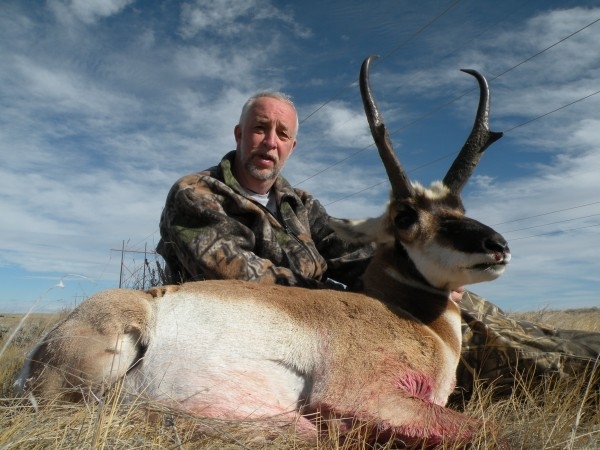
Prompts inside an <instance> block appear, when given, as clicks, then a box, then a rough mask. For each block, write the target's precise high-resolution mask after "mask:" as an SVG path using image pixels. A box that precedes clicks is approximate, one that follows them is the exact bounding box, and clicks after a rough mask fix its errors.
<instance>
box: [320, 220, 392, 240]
mask: <svg viewBox="0 0 600 450" xmlns="http://www.w3.org/2000/svg"><path fill="white" fill-rule="evenodd" d="M384 217H385V214H384V215H382V216H380V217H374V218H371V219H363V220H349V219H336V218H333V217H330V218H329V226H330V227H331V228H333V231H335V232H336V233H337V234H338V236H339V237H341V238H342V239H344V240H346V241H348V242H351V243H354V244H368V243H370V242H375V241H376V239H377V237H378V235H379V234H380V233H379V231H380V227H381V224H382V221H383V218H384Z"/></svg>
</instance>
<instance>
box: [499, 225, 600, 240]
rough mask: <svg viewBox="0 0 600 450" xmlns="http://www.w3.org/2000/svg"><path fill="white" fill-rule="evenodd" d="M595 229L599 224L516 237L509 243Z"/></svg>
mask: <svg viewBox="0 0 600 450" xmlns="http://www.w3.org/2000/svg"><path fill="white" fill-rule="evenodd" d="M595 227H600V223H596V224H593V225H585V226H583V227H577V228H568V229H566V230H558V231H549V232H548V233H540V234H532V235H530V236H522V237H518V238H511V240H510V241H511V242H513V241H521V240H523V239H531V238H535V237H540V236H551V235H553V234H558V233H561V234H562V233H568V232H570V231H577V230H583V229H585V228H595Z"/></svg>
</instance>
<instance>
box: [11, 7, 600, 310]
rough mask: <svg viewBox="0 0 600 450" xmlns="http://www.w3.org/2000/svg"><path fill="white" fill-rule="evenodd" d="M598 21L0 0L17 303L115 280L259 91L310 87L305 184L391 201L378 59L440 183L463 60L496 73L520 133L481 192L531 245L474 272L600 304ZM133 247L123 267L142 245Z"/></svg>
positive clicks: (505, 108) (461, 123)
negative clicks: (490, 269) (501, 263)
mask: <svg viewBox="0 0 600 450" xmlns="http://www.w3.org/2000/svg"><path fill="white" fill-rule="evenodd" d="M599 19H600V5H599V4H598V2H592V1H590V2H586V1H569V0H561V1H532V2H523V1H521V0H518V1H511V0H508V1H502V2H498V1H491V0H463V1H432V0H431V1H430V0H422V1H419V2H415V1H403V0H381V1H373V2H365V1H364V0H360V1H355V0H333V1H330V2H324V1H318V2H317V1H313V0H304V1H302V2H299V1H298V2H295V1H270V0H249V1H241V0H239V1H236V0H222V1H219V0H199V1H191V0H190V1H187V2H180V1H168V0H167V1H153V2H142V1H139V0H138V1H135V0H70V1H69V0H48V1H46V2H42V1H27V0H3V1H2V2H1V3H0V60H1V61H2V64H1V65H0V104H1V105H2V114H0V123H1V125H0V152H1V154H2V164H1V165H0V211H2V220H1V221H0V236H1V238H0V281H1V282H2V285H3V289H2V294H0V312H14V311H24V310H27V309H29V308H31V307H33V308H34V309H35V310H37V311H49V310H56V309H61V308H64V307H70V306H73V305H74V304H75V303H77V302H78V301H81V299H82V298H83V297H85V296H88V295H90V294H92V293H94V292H95V291H97V290H100V289H104V288H107V287H115V286H117V285H118V283H119V276H120V267H121V254H120V253H119V252H117V251H113V250H111V249H120V248H121V246H122V243H123V241H125V248H126V249H128V250H141V251H143V250H144V247H145V246H146V248H147V249H149V250H152V249H153V248H154V246H155V245H156V243H157V242H158V239H159V234H158V220H159V216H160V212H161V210H162V207H163V204H164V199H165V197H166V194H167V191H168V189H169V188H170V186H171V185H172V184H173V183H174V182H175V180H176V179H177V178H179V177H180V176H181V175H184V174H187V173H191V172H195V171H198V170H201V169H204V168H206V167H209V166H212V165H214V164H215V163H216V162H217V161H219V160H220V158H221V156H222V155H223V154H224V153H225V152H226V151H228V150H230V149H233V148H234V139H233V127H234V125H235V123H236V122H237V119H238V117H239V111H240V108H241V106H242V104H243V102H244V101H245V99H246V98H247V97H248V96H249V95H250V94H252V93H253V92H255V91H257V90H263V89H278V90H282V91H285V92H287V93H289V94H290V95H292V97H293V98H294V100H295V102H296V104H297V108H298V111H299V114H300V120H301V125H300V133H299V143H298V147H297V149H296V151H295V153H294V155H293V156H292V158H291V160H290V161H289V163H288V165H287V167H286V169H285V171H284V175H285V176H286V177H287V178H288V179H289V180H290V182H292V184H294V185H297V186H298V187H302V188H305V189H307V190H309V191H311V192H312V193H313V194H314V195H315V196H316V197H317V198H319V199H321V201H322V202H323V204H325V205H326V207H327V209H328V211H329V212H330V214H332V215H334V216H338V217H352V218H361V217H368V216H375V215H379V214H380V213H381V212H382V211H383V208H384V205H385V202H386V199H387V191H388V184H387V180H386V177H385V173H384V170H383V168H382V166H381V162H380V161H379V159H378V157H377V153H376V150H375V148H374V147H373V145H372V140H371V137H370V135H369V131H368V127H367V123H366V120H365V118H364V113H363V110H362V106H361V103H360V95H359V91H358V87H357V84H356V80H357V77H358V71H359V68H360V64H361V62H362V60H363V59H364V58H365V57H366V56H367V55H369V54H379V55H381V58H380V59H379V60H377V61H376V62H375V63H374V64H373V66H372V75H371V82H372V85H373V89H374V93H375V96H376V99H377V100H378V102H379V105H380V109H381V112H382V114H383V117H384V119H385V121H386V123H387V124H388V127H389V129H390V131H391V132H392V139H393V141H394V145H395V148H396V151H397V153H398V155H399V158H400V160H401V161H402V163H403V164H404V166H405V168H406V170H407V171H408V173H409V176H410V177H411V178H412V179H414V180H418V181H420V182H422V183H424V184H428V183H429V182H431V181H433V180H435V179H439V178H441V177H442V176H443V175H444V173H445V171H446V169H447V168H448V167H449V165H450V163H451V162H452V157H453V155H454V154H455V153H456V152H457V151H458V150H459V149H460V147H461V146H462V144H463V141H464V139H465V138H466V136H467V135H468V132H469V130H470V127H471V123H472V120H473V116H474V114H475V110H476V105H477V92H476V90H474V88H475V86H476V85H475V82H474V79H472V78H471V77H470V76H468V75H465V74H463V73H462V72H460V71H459V69H461V68H473V69H477V70H479V71H480V72H482V73H483V74H484V75H486V77H487V78H488V80H489V83H490V87H491V91H492V112H491V124H492V129H494V130H496V131H505V136H504V138H502V139H501V140H500V141H498V142H497V143H495V144H494V145H493V146H492V147H490V148H489V149H488V151H487V152H486V154H485V155H484V157H483V158H482V160H481V162H480V164H479V166H478V168H477V170H476V172H475V174H474V176H473V177H472V178H471V181H470V184H469V185H468V186H467V187H466V188H465V191H464V193H463V199H464V202H465V206H466V207H467V211H468V213H469V215H471V216H472V217H475V218H477V219H479V220H481V221H483V222H485V223H487V224H489V225H491V226H493V227H494V228H495V229H497V230H498V231H500V232H501V233H503V234H504V236H505V237H506V238H507V239H508V241H509V243H510V248H511V250H512V252H513V261H512V263H511V265H510V267H509V269H508V271H507V273H506V274H505V275H504V276H503V277H502V278H501V279H499V280H496V281H494V282H492V283H486V284H479V285H474V286H471V287H470V288H471V289H472V290H473V291H475V292H477V293H479V294H481V295H484V296H486V297H487V298H489V299H490V300H491V301H493V302H494V303H496V304H498V305H499V306H500V307H502V308H505V309H507V310H513V311H517V310H535V309H539V308H544V307H548V308H568V307H583V306H598V305H600V296H599V294H598V289H599V287H600V286H599V284H600V283H599V282H600V263H599V259H598V257H597V255H596V252H597V246H598V243H599V237H600V234H599V233H600V195H599V188H600V177H599V176H598V173H599V171H600V94H598V95H595V93H597V92H598V91H599V90H600V58H598V42H600V21H598V20H599ZM592 94H594V95H592ZM587 96H589V97H587ZM585 97H587V98H585ZM578 100H580V101H578ZM573 102H575V103H573ZM571 103H573V104H571ZM534 119H535V120H534ZM127 258H128V259H126V261H125V267H126V272H127V270H130V269H131V268H133V267H135V266H136V265H137V266H139V263H140V261H141V259H140V258H143V256H140V254H137V253H128V254H127ZM132 258H133V259H135V261H134V260H132ZM125 275H127V273H126V274H125Z"/></svg>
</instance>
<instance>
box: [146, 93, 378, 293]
mask: <svg viewBox="0 0 600 450" xmlns="http://www.w3.org/2000/svg"><path fill="white" fill-rule="evenodd" d="M297 132H298V116H297V114H296V109H295V107H294V105H293V103H292V102H291V100H290V99H289V98H288V97H286V96H285V95H283V94H280V93H259V94H257V95H255V96H253V97H251V98H250V99H249V100H248V102H247V103H246V105H245V106H244V108H243V110H242V114H241V116H240V122H239V124H238V125H236V126H235V128H234V136H235V140H236V144H237V146H236V150H235V152H230V153H228V154H227V155H225V157H224V158H223V160H222V161H221V163H220V164H219V165H218V166H215V167H212V168H210V169H208V170H206V171H204V172H200V173H197V174H193V175H189V176H185V177H183V178H181V179H180V180H179V181H178V182H177V183H176V184H175V185H174V186H173V188H172V189H171V191H170V192H169V194H168V197H167V202H166V205H165V209H164V211H163V214H162V218H161V225H160V230H161V236H162V240H161V241H160V242H159V244H158V248H157V250H158V252H159V253H160V254H161V255H162V256H163V257H164V259H165V261H166V263H167V272H168V273H169V278H170V279H169V280H168V281H169V282H171V283H179V282H183V281H189V280H201V279H205V278H213V279H214V278H219V279H229V278H232V279H241V280H251V281H257V282H263V283H278V284H284V285H290V286H304V287H312V288H318V287H332V286H336V282H340V283H343V284H345V285H350V286H351V287H355V286H354V285H355V283H356V280H357V279H358V277H359V275H360V274H361V273H362V272H363V271H364V269H365V267H366V265H367V264H368V262H369V258H370V257H371V255H372V251H373V248H372V247H371V246H368V247H357V246H352V245H349V244H348V243H346V242H344V241H343V240H342V239H340V238H338V237H337V236H336V234H335V233H334V232H333V231H332V230H331V229H330V228H329V226H328V218H329V216H328V215H327V213H326V212H325V209H324V208H323V207H322V206H321V204H320V203H319V202H318V201H317V200H315V199H314V198H313V197H312V196H311V195H310V194H308V193H307V192H304V191H302V190H300V189H293V188H292V187H291V186H290V185H289V183H288V182H287V181H286V180H285V179H284V178H282V177H280V176H279V172H280V171H281V169H282V168H283V166H284V164H285V162H286V161H287V159H288V158H289V156H290V155H291V154H292V152H293V150H294V148H295V147H296V134H297ZM333 280H335V281H333Z"/></svg>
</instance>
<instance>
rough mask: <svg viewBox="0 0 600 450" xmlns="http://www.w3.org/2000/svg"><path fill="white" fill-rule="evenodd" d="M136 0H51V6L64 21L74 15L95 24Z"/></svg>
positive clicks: (117, 12) (67, 20) (87, 22)
mask: <svg viewBox="0 0 600 450" xmlns="http://www.w3.org/2000/svg"><path fill="white" fill-rule="evenodd" d="M134 1H135V0H63V1H61V0H51V1H49V2H48V4H49V6H50V8H51V9H52V10H53V11H54V12H55V14H56V15H57V17H58V19H59V20H61V21H62V22H69V21H70V20H71V19H72V18H73V17H75V18H77V19H79V20H81V21H82V22H84V23H86V24H93V23H95V22H97V21H98V20H100V19H104V18H107V17H110V16H113V15H115V14H119V13H120V12H121V11H123V9H124V8H126V7H127V6H129V5H130V4H132V3H133V2H134Z"/></svg>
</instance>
